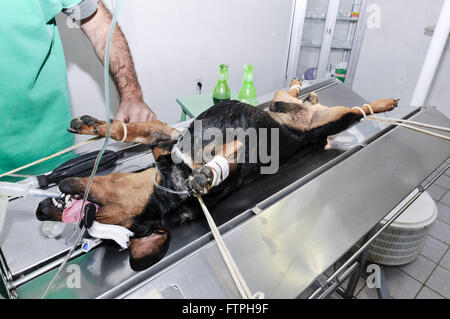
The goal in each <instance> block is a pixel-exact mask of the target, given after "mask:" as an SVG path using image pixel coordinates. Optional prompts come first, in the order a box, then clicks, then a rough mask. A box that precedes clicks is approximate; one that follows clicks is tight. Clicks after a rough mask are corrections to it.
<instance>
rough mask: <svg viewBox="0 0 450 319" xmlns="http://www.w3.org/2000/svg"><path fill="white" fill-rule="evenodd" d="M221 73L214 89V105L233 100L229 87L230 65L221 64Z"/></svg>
mask: <svg viewBox="0 0 450 319" xmlns="http://www.w3.org/2000/svg"><path fill="white" fill-rule="evenodd" d="M219 68H220V72H219V80H218V81H217V85H216V87H215V88H214V92H213V102H214V104H217V103H220V102H223V101H229V100H230V99H231V92H230V87H229V86H228V83H227V81H228V65H225V64H221V65H220V67H219Z"/></svg>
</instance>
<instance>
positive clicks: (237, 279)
mask: <svg viewBox="0 0 450 319" xmlns="http://www.w3.org/2000/svg"><path fill="white" fill-rule="evenodd" d="M194 196H195V197H197V199H198V201H199V203H200V206H201V208H202V210H203V212H204V213H205V216H206V220H207V222H208V225H209V227H210V228H211V232H212V234H213V236H214V239H215V240H216V243H217V247H218V248H219V251H220V254H221V255H222V258H223V260H224V262H225V265H226V266H227V268H228V271H229V272H230V274H231V277H232V278H233V281H234V283H235V285H236V288H237V290H238V291H239V294H240V295H241V297H242V299H263V298H264V293H262V292H257V293H255V294H253V295H252V293H251V292H250V289H249V288H248V286H247V283H246V282H245V280H244V277H243V276H242V273H241V272H240V271H239V268H238V267H237V265H236V263H235V262H234V260H233V257H232V256H231V253H230V251H229V250H228V248H227V246H226V245H225V242H224V241H223V239H222V236H221V235H220V232H219V229H218V228H217V225H216V224H215V222H214V219H213V218H212V216H211V214H210V213H209V210H208V208H207V207H206V205H205V203H204V202H203V199H202V197H201V196H200V195H194Z"/></svg>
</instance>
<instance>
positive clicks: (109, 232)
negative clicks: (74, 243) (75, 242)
mask: <svg viewBox="0 0 450 319" xmlns="http://www.w3.org/2000/svg"><path fill="white" fill-rule="evenodd" d="M88 232H89V235H91V236H92V237H94V238H99V239H112V240H114V241H115V242H116V243H118V244H119V245H120V247H122V249H127V248H128V245H129V243H130V237H132V236H134V233H133V232H131V231H129V230H128V229H126V228H125V227H122V226H117V225H108V224H101V223H99V222H96V221H94V222H93V223H92V226H91V227H90V228H88Z"/></svg>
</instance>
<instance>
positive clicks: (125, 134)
mask: <svg viewBox="0 0 450 319" xmlns="http://www.w3.org/2000/svg"><path fill="white" fill-rule="evenodd" d="M120 123H122V127H123V137H122V140H120V142H125V141H126V140H127V137H128V129H127V125H126V124H125V123H124V122H123V121H120Z"/></svg>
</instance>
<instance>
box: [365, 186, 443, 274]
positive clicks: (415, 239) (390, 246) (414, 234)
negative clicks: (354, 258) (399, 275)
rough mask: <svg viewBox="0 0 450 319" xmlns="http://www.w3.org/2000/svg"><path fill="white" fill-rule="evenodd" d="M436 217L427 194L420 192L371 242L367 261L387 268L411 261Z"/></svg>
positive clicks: (435, 208)
mask: <svg viewBox="0 0 450 319" xmlns="http://www.w3.org/2000/svg"><path fill="white" fill-rule="evenodd" d="M406 201H407V199H406V200H405V201H404V202H402V203H400V204H399V205H398V206H397V207H396V208H395V209H394V210H393V211H392V212H391V213H390V214H389V215H387V216H386V217H385V219H384V220H383V221H382V222H381V224H384V223H385V222H386V221H387V220H389V219H390V218H391V217H392V216H393V215H394V214H395V212H397V211H398V209H399V208H401V207H402V206H403V205H404V204H405V203H406ZM437 214H438V211H437V206H436V203H435V202H434V200H433V199H432V198H431V196H430V195H429V194H428V193H424V194H423V195H422V196H420V197H419V198H418V199H417V200H416V201H415V202H414V203H413V204H412V205H411V206H410V207H409V208H408V209H407V210H406V211H405V212H404V213H403V214H402V215H401V216H400V217H399V218H398V219H397V220H396V221H395V222H393V223H392V224H391V225H390V226H389V227H387V228H386V229H385V230H384V231H383V232H382V233H381V235H380V236H379V237H378V238H377V239H375V240H374V242H373V243H372V245H371V246H370V248H369V260H371V261H372V262H375V263H378V264H382V265H387V266H400V265H405V264H408V263H410V262H412V261H414V260H415V259H416V258H417V256H418V255H419V254H420V252H421V250H422V248H423V245H424V243H425V241H426V237H427V235H428V231H429V229H430V227H431V225H432V224H433V223H434V221H435V220H436V218H437Z"/></svg>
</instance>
